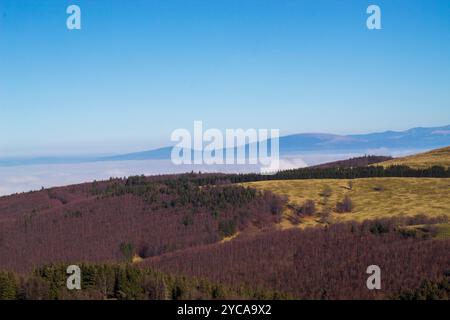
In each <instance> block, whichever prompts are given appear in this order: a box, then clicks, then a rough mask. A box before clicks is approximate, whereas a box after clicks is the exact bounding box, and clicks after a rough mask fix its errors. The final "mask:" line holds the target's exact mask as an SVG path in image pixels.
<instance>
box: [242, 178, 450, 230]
mask: <svg viewBox="0 0 450 320" xmlns="http://www.w3.org/2000/svg"><path fill="white" fill-rule="evenodd" d="M351 181H352V183H353V186H352V189H351V190H350V189H349V180H343V179H342V180H339V179H311V180H277V181H261V182H250V183H245V184H244V185H247V186H251V187H255V188H257V189H262V190H270V191H272V192H274V193H276V194H279V195H284V196H287V197H288V199H289V203H290V204H293V205H301V204H303V203H304V202H305V201H306V200H308V199H311V200H313V201H315V204H316V209H317V211H318V212H320V211H322V210H323V209H324V208H325V206H327V207H329V208H331V209H333V212H332V213H331V221H332V222H341V221H349V220H356V221H362V220H366V219H375V218H383V217H393V216H414V215H418V214H425V215H427V216H440V215H446V216H448V217H450V179H449V178H365V179H354V180H351ZM325 187H329V188H330V189H331V196H330V197H329V200H328V203H327V204H324V201H323V198H324V197H323V196H321V193H322V191H323V189H324V188H325ZM345 195H349V196H350V198H351V199H352V201H353V204H354V209H353V211H352V212H351V213H336V212H335V210H334V209H335V207H336V203H337V202H338V201H341V200H342V199H343V198H344V196H345ZM290 215H292V212H291V211H290V210H286V211H285V215H284V219H283V221H282V223H281V227H283V228H286V227H292V223H291V222H290V219H289V218H290ZM319 223H320V222H319V218H318V217H310V218H305V219H303V221H302V224H301V226H302V227H304V226H311V225H317V224H319Z"/></svg>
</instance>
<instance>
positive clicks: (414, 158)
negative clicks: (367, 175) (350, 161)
mask: <svg viewBox="0 0 450 320" xmlns="http://www.w3.org/2000/svg"><path fill="white" fill-rule="evenodd" d="M374 165H375V166H380V165H381V166H383V167H389V166H394V165H403V166H408V167H411V168H415V169H424V168H429V167H432V166H443V167H446V168H450V147H445V148H441V149H436V150H431V151H428V152H424V153H419V154H415V155H411V156H407V157H402V158H396V159H392V160H388V161H384V162H380V163H377V164H374Z"/></svg>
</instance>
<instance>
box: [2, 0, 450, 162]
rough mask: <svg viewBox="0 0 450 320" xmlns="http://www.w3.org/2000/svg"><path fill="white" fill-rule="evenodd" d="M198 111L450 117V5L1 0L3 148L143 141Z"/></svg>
mask: <svg viewBox="0 0 450 320" xmlns="http://www.w3.org/2000/svg"><path fill="white" fill-rule="evenodd" d="M70 4H77V5H79V6H80V7H81V10H82V30H79V31H69V30H67V29H66V18H67V14H66V12H65V11H66V8H67V6H68V5H70ZM369 4H378V5H379V6H380V7H381V10H382V27H383V29H382V30H378V31H370V30H368V29H367V28H366V18H367V14H366V8H367V6H368V5H369ZM194 120H203V121H204V124H205V126H206V127H215V128H221V129H224V128H239V127H242V128H279V129H281V132H282V134H289V133H298V132H330V133H358V132H369V131H382V130H388V129H393V130H401V129H407V128H410V127H415V126H438V125H446V124H450V1H448V0H442V1H427V0H404V1H402V0H389V1H381V0H372V1H362V0H361V1H358V0H348V1H343V0H341V1H337V0H334V1H333V0H327V1H320V0H319V1H318V0H308V1H302V0H291V1H285V0H271V1H269V0H239V1H237V0H201V1H200V0H183V1H181V0H180V1H175V0H145V1H144V0H141V1H138V0H133V1H124V0H120V1H119V0H117V1H112V0H110V1H104V0H87V1H76V0H71V1H66V0H39V1H35V0H0V137H1V138H0V156H4V155H25V154H66V153H103V152H108V153H115V152H123V151H134V150H136V151H137V150H145V149H150V148H153V147H157V146H161V145H165V144H166V143H167V142H168V141H169V138H170V133H171V132H172V131H173V130H174V129H177V128H188V129H191V128H192V125H193V121H194Z"/></svg>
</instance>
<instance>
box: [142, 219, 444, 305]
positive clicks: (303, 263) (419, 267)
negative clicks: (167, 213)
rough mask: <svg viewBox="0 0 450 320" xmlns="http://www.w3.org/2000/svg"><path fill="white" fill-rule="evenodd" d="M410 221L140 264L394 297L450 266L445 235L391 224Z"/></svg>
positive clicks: (312, 294) (302, 292)
mask: <svg viewBox="0 0 450 320" xmlns="http://www.w3.org/2000/svg"><path fill="white" fill-rule="evenodd" d="M415 220H416V219H411V220H410V221H406V220H403V221H394V220H383V221H373V222H366V223H363V224H356V223H348V224H337V225H332V226H330V227H329V228H318V227H315V228H307V229H304V230H300V229H289V230H282V231H272V232H269V233H264V234H259V235H256V236H253V237H245V236H240V237H237V238H236V239H235V240H233V241H229V242H226V243H222V244H212V245H206V246H201V247H197V248H191V249H187V250H183V251H179V252H174V253H169V254H165V255H161V256H158V257H153V258H149V259H146V260H144V261H143V262H142V263H141V264H140V266H142V267H152V268H155V269H157V270H161V271H165V272H170V273H173V274H182V275H187V276H191V277H201V278H203V277H205V278H207V279H209V280H210V281H215V282H219V283H223V284H226V285H229V286H231V287H239V286H240V285H246V286H249V287H260V288H268V289H272V290H277V291H281V292H283V293H286V294H290V295H292V296H293V297H294V298H297V299H355V298H356V299H386V298H395V297H397V296H398V295H399V294H400V293H401V292H402V291H405V290H414V289H415V288H417V287H419V286H420V285H421V283H422V281H423V280H425V279H427V280H431V281H439V280H440V279H442V278H443V277H444V275H445V272H447V271H448V270H449V268H450V240H443V241H438V240H426V239H424V238H422V237H418V236H416V235H415V234H414V233H401V232H398V231H396V230H397V225H398V224H402V225H403V224H410V223H412V224H416V223H417V221H415ZM422 222H425V223H428V222H430V223H431V222H432V221H427V220H424V221H422ZM373 264H375V265H378V266H380V268H381V270H382V271H381V272H382V289H381V290H368V289H367V287H366V279H367V277H368V275H367V273H366V269H367V267H368V266H370V265H373Z"/></svg>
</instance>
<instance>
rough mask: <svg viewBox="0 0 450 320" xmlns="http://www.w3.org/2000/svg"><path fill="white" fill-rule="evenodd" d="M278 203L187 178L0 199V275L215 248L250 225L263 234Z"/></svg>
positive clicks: (124, 181)
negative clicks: (63, 264) (2, 271)
mask: <svg viewBox="0 0 450 320" xmlns="http://www.w3.org/2000/svg"><path fill="white" fill-rule="evenodd" d="M193 176H195V175H193ZM194 178H195V177H194ZM194 178H193V179H194ZM281 205H282V203H281V200H280V199H278V198H277V197H275V196H273V195H272V194H270V193H268V192H264V193H262V192H259V191H256V190H254V189H250V188H244V187H239V186H230V185H224V186H215V187H210V186H200V185H198V184H196V182H195V180H190V178H189V176H180V177H176V176H175V177H150V178H145V177H130V178H128V179H117V180H111V181H105V182H94V183H92V184H82V185H75V186H69V187H64V188H54V189H48V190H41V191H39V192H32V193H29V194H21V195H15V196H10V197H2V198H0V269H6V270H14V271H30V270H31V269H32V268H33V267H36V266H40V265H43V264H47V263H54V262H66V261H71V262H77V261H80V262H83V261H89V262H105V261H131V259H132V258H133V256H134V255H138V256H139V257H141V258H146V257H150V256H155V255H159V254H161V253H165V252H171V251H174V250H180V249H183V248H188V247H191V246H196V245H200V244H207V243H214V242H218V241H220V240H221V239H222V238H224V237H227V236H230V235H232V234H234V233H235V232H237V231H240V230H243V229H245V228H247V227H249V226H252V227H254V228H270V226H271V225H274V224H275V223H276V222H277V221H278V219H279V218H278V214H279V212H281V209H280V208H281Z"/></svg>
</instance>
